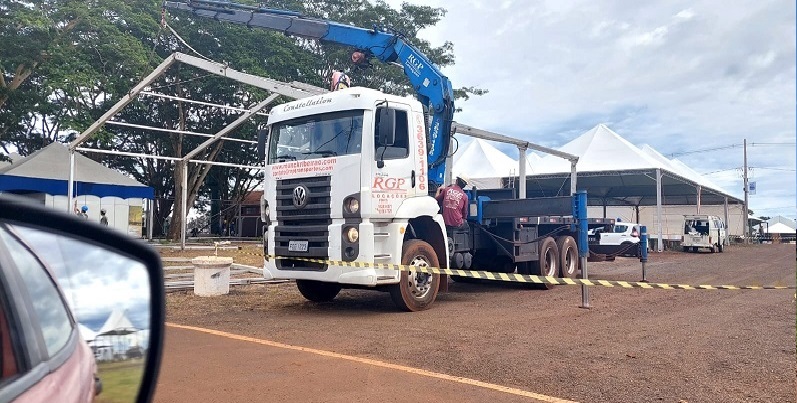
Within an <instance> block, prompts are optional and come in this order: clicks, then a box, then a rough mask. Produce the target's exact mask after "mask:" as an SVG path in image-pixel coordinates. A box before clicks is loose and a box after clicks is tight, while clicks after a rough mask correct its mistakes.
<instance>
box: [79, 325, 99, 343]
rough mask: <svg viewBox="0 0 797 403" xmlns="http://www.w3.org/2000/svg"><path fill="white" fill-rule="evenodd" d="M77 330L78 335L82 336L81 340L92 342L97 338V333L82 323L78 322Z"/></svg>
mask: <svg viewBox="0 0 797 403" xmlns="http://www.w3.org/2000/svg"><path fill="white" fill-rule="evenodd" d="M77 326H78V330H80V335H81V336H83V340H85V341H86V342H89V343H90V342H92V341H94V339H96V338H97V333H96V332H94V331H93V330H91V329H89V328H88V327H86V326H85V325H84V324H82V323H78V325H77Z"/></svg>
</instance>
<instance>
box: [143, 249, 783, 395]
mask: <svg viewBox="0 0 797 403" xmlns="http://www.w3.org/2000/svg"><path fill="white" fill-rule="evenodd" d="M589 272H590V278H600V279H610V280H632V281H637V280H639V279H640V278H641V270H640V264H639V262H638V261H637V260H634V259H632V258H618V259H617V261H615V262H601V263H590V264H589ZM795 277H796V276H795V247H794V245H755V246H733V247H728V248H726V252H725V253H721V254H709V253H698V254H691V253H680V252H665V253H662V254H651V261H650V263H648V280H649V281H652V282H668V283H683V284H735V285H789V286H794V285H795ZM590 294H591V305H592V309H589V310H587V309H581V308H579V305H580V301H581V295H580V287H577V286H557V287H555V288H554V289H552V290H548V291H540V290H529V289H528V288H527V287H526V286H524V285H522V284H507V283H481V284H462V283H454V284H452V285H451V287H450V292H448V293H446V294H441V295H440V296H439V297H438V300H437V302H435V305H434V306H433V307H432V309H430V310H428V311H424V312H418V313H399V312H396V311H395V309H394V307H393V305H392V303H391V300H390V297H389V295H388V294H386V293H379V292H373V291H360V290H352V291H344V292H342V293H341V294H340V295H339V296H338V298H337V299H336V300H335V301H334V302H332V303H325V304H316V303H310V302H306V301H304V300H303V299H302V297H301V295H299V293H298V291H296V289H295V286H294V285H292V284H281V285H257V286H246V287H239V288H235V289H233V291H232V292H231V294H230V295H228V296H224V297H216V298H212V299H201V298H198V297H194V296H193V295H192V294H191V293H190V292H178V293H172V294H169V295H168V297H167V316H168V320H169V321H171V322H174V323H179V324H185V325H193V326H198V327H205V328H211V329H218V330H224V331H228V332H231V333H236V334H241V335H246V336H252V337H257V338H262V339H267V340H273V341H277V342H282V343H286V344H291V345H295V346H305V347H311V348H317V349H323V350H328V351H334V352H336V353H341V354H348V355H353V356H357V357H365V358H373V359H378V360H381V361H385V362H389V363H396V364H401V365H406V366H410V367H417V368H422V369H425V370H429V371H435V372H439V373H444V374H450V375H455V376H463V377H468V378H473V379H477V380H481V381H485V382H491V383H495V384H500V385H505V386H510V387H515V388H519V389H523V390H527V391H532V392H536V393H541V394H545V395H550V396H557V397H560V398H564V399H570V400H575V401H582V402H607V401H612V402H682V401H685V402H690V403H693V402H720V401H721V402H795V401H796V398H795V381H796V380H797V376H796V374H797V373H796V372H795V359H796V356H795V344H796V343H797V342H796V341H795V317H796V316H797V312H796V310H795V292H794V290H763V291H757V290H749V291H748V290H744V291H730V290H727V291H726V290H699V291H690V290H673V291H671V290H642V289H617V288H598V287H591V288H590ZM169 347H170V345H169V343H168V342H167V348H169ZM172 347H173V348H177V350H174V349H171V350H169V351H168V352H167V353H166V355H165V360H164V363H163V366H164V369H163V371H164V373H165V374H166V373H170V371H181V370H185V368H184V365H185V362H187V361H186V360H185V357H189V356H190V351H188V350H185V351H183V350H179V346H178V347H174V346H172ZM229 348H230V349H235V348H237V347H235V346H234V345H232V344H230V347H229ZM229 357H230V359H229V360H228V361H226V362H222V363H215V364H214V365H212V366H211V365H208V366H207V367H205V366H204V365H202V363H201V362H200V363H199V364H197V365H192V366H191V367H190V370H191V371H195V372H197V373H204V376H215V377H218V378H219V379H223V377H224V376H225V368H226V367H229V368H233V367H235V366H237V365H239V360H240V357H238V356H236V355H233V354H230V356H229ZM233 357H238V358H235V359H233ZM342 370H345V369H342ZM201 378H202V377H201V376H200V377H198V378H196V379H201ZM390 379H391V378H389V377H388V378H385V379H383V380H378V382H388V383H389V382H390ZM279 381H280V382H294V381H293V380H292V378H290V377H281V378H279ZM175 382H177V380H176V379H175V378H173V377H163V378H161V383H160V385H159V387H158V388H159V392H158V393H159V395H161V394H162V393H168V392H169V391H170V390H172V389H171V388H176V387H191V385H187V384H184V383H185V382H187V381H185V380H182V381H180V382H182V384H179V385H177V384H174V383H175ZM235 382H238V381H235ZM240 382H241V385H239V387H241V388H252V390H253V391H255V392H253V393H255V394H254V395H253V396H262V395H260V394H257V390H258V388H259V387H260V386H259V385H258V384H257V383H256V384H252V383H251V380H250V381H246V380H241V381H240ZM295 382H297V384H299V385H300V384H301V382H302V380H301V379H298V378H297V379H296V381H295ZM375 382H376V380H375ZM162 391H163V392H162ZM169 396H173V395H169ZM417 399H418V395H416V394H413V395H412V396H409V395H408V396H407V398H406V400H405V399H401V398H399V399H398V400H396V399H394V398H391V399H390V400H391V401H417ZM267 400H269V399H267ZM169 401H175V400H171V399H170V400H169ZM186 401H188V400H186ZM269 401H271V400H269Z"/></svg>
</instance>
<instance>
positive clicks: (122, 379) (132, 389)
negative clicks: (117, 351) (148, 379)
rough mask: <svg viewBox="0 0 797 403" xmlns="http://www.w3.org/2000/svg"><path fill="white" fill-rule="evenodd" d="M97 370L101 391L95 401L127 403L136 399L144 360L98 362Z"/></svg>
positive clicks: (99, 402)
mask: <svg viewBox="0 0 797 403" xmlns="http://www.w3.org/2000/svg"><path fill="white" fill-rule="evenodd" d="M97 372H98V374H99V377H100V380H101V381H102V393H100V395H99V396H97V400H96V402H97V403H129V402H133V401H135V400H136V396H138V389H139V387H140V386H141V376H142V375H143V373H144V360H143V359H135V360H128V361H121V362H111V363H98V364H97Z"/></svg>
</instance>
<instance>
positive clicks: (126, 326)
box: [97, 309, 138, 336]
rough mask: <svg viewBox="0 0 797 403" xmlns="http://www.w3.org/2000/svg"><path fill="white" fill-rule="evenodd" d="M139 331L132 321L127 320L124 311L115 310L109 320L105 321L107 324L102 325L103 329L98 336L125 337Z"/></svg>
mask: <svg viewBox="0 0 797 403" xmlns="http://www.w3.org/2000/svg"><path fill="white" fill-rule="evenodd" d="M136 331H138V329H136V327H135V326H133V323H132V322H130V319H128V318H127V315H125V313H124V311H122V310H120V309H114V310H113V312H111V315H110V316H108V319H107V320H105V324H104V325H102V328H100V330H99V331H98V332H97V335H98V336H107V335H124V334H130V333H134V332H136Z"/></svg>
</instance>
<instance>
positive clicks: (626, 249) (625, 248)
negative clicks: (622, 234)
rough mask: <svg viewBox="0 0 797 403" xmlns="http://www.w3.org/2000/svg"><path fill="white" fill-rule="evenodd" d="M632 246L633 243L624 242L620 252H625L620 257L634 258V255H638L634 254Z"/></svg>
mask: <svg viewBox="0 0 797 403" xmlns="http://www.w3.org/2000/svg"><path fill="white" fill-rule="evenodd" d="M632 245H633V244H632V243H631V242H623V243H621V244H620V250H621V251H623V252H622V253H620V256H634V253H636V252H632V248H631V246H632Z"/></svg>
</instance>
